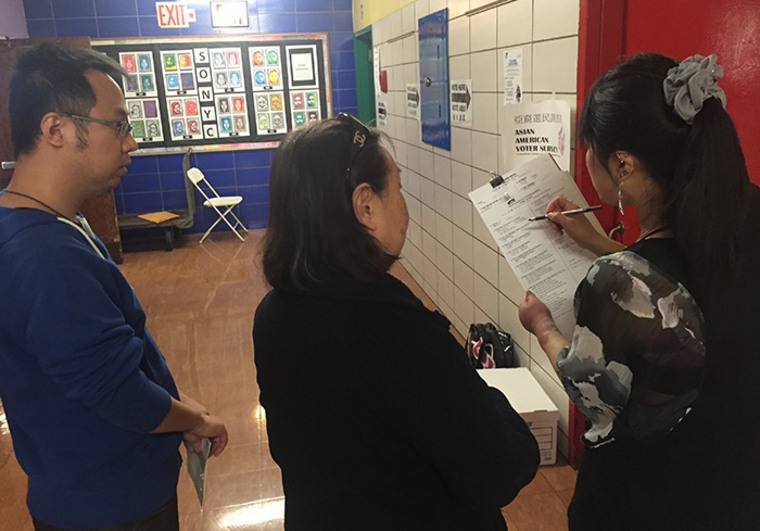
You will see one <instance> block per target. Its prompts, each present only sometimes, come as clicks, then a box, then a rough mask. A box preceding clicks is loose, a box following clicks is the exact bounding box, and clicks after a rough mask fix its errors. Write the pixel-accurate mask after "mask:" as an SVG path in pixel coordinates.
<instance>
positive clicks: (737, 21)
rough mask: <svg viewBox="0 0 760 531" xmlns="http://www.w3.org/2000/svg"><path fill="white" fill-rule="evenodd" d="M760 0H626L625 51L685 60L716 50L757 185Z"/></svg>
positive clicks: (759, 173) (759, 179) (759, 169)
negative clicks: (691, 56) (657, 53)
mask: <svg viewBox="0 0 760 531" xmlns="http://www.w3.org/2000/svg"><path fill="white" fill-rule="evenodd" d="M759 49H760V2H758V0H727V1H724V2H717V1H714V0H700V1H695V0H667V1H663V0H628V1H627V2H625V34H624V53H625V54H626V55H632V54H634V53H636V52H659V53H663V54H666V55H670V56H673V57H675V58H676V59H684V58H685V57H688V56H689V55H694V54H695V53H698V54H700V55H708V54H711V53H715V54H717V55H718V63H719V64H721V65H722V66H723V70H724V78H723V80H722V81H721V82H720V84H721V86H722V87H723V89H724V90H725V91H726V96H727V100H728V101H727V107H726V108H727V110H728V112H729V114H730V115H731V118H732V119H733V120H734V123H735V124H736V128H737V130H738V131H739V138H740V139H741V143H742V148H743V150H744V156H745V157H746V159H747V167H748V168H749V174H750V178H751V179H752V182H754V183H756V184H760V127H758V124H760V105H758V102H757V99H758V97H760V54H758V50H759Z"/></svg>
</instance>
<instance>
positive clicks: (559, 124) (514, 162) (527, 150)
mask: <svg viewBox="0 0 760 531" xmlns="http://www.w3.org/2000/svg"><path fill="white" fill-rule="evenodd" d="M502 114H503V116H504V119H505V121H504V123H505V124H507V126H506V127H505V128H504V131H503V133H502V136H501V142H502V145H501V147H502V154H503V155H504V159H503V160H504V167H506V168H514V167H516V166H519V165H520V164H522V163H524V162H526V161H528V160H531V159H532V158H535V157H537V156H539V155H544V154H548V155H551V156H552V157H553V158H554V160H555V161H556V162H557V165H558V166H559V167H560V169H561V170H563V171H570V105H568V103H567V102H566V101H562V100H547V101H542V102H537V103H518V104H514V105H506V106H504V107H502Z"/></svg>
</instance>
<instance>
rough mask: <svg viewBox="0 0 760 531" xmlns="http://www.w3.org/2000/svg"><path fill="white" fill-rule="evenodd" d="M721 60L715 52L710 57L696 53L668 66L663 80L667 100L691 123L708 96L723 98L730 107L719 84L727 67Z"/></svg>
mask: <svg viewBox="0 0 760 531" xmlns="http://www.w3.org/2000/svg"><path fill="white" fill-rule="evenodd" d="M717 60H718V57H717V56H716V55H715V54H711V55H708V56H707V57H702V56H701V55H692V56H691V57H687V58H686V59H684V60H683V61H681V64H679V65H678V66H674V67H673V68H671V69H670V70H668V75H667V77H666V78H665V80H664V81H663V82H662V88H663V91H664V92H665V101H666V103H667V104H668V105H670V106H671V107H673V112H674V113H676V114H677V115H678V116H680V117H681V118H683V120H684V121H685V122H686V123H687V124H692V123H694V116H696V114H697V113H698V112H699V111H701V110H702V105H703V104H704V102H705V100H706V99H707V98H716V99H718V100H720V103H721V104H722V105H723V108H724V109H725V108H726V94H725V92H723V89H722V88H720V87H719V86H718V78H722V77H723V67H722V66H720V65H719V64H718V63H717Z"/></svg>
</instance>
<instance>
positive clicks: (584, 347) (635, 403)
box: [558, 251, 705, 446]
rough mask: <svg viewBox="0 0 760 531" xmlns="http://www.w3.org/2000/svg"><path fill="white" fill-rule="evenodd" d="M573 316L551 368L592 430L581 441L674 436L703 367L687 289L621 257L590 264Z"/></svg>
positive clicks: (632, 256) (636, 259) (630, 256)
mask: <svg viewBox="0 0 760 531" xmlns="http://www.w3.org/2000/svg"><path fill="white" fill-rule="evenodd" d="M575 313H576V323H577V324H576V327H575V331H574V333H573V339H572V343H571V345H570V346H569V347H566V348H564V349H562V350H561V351H560V353H559V355H558V367H559V372H560V378H561V380H562V383H563V385H564V386H565V389H566V390H567V393H568V394H569V396H570V398H571V400H572V401H573V402H574V403H575V404H576V405H577V406H578V408H579V409H580V410H581V411H582V412H583V414H584V415H585V416H586V418H587V419H588V420H589V421H590V422H591V427H590V429H589V430H588V431H587V432H586V433H585V434H584V439H585V441H586V442H587V443H588V444H589V445H591V446H598V445H601V444H604V443H607V442H610V441H611V440H613V439H614V438H615V437H617V436H620V435H622V434H623V433H625V434H627V435H629V436H632V437H634V438H636V439H639V440H651V439H653V438H655V437H657V436H660V435H662V434H664V433H667V432H668V431H670V430H671V429H673V427H675V426H676V425H677V424H678V422H680V420H681V419H682V418H683V417H684V416H685V415H686V414H687V413H688V412H689V410H690V405H691V403H693V402H694V400H695V399H696V398H697V396H698V389H699V386H700V384H701V380H702V375H703V369H704V364H705V344H704V337H703V328H704V324H703V320H702V314H701V312H700V309H699V307H698V306H697V304H696V302H695V301H694V299H693V297H692V296H691V294H690V293H689V292H688V291H687V290H686V288H684V286H683V285H682V284H680V283H678V282H674V281H673V280H671V279H670V278H668V277H667V276H666V275H664V274H663V273H662V272H661V271H659V270H658V269H657V268H656V267H655V266H653V265H652V264H651V263H650V262H648V261H647V260H646V259H645V258H643V257H641V256H639V255H638V254H636V253H634V252H630V251H623V252H620V253H616V254H612V255H608V256H604V257H601V258H599V259H597V260H596V261H595V262H594V264H593V265H592V267H591V268H590V269H589V272H588V273H587V275H586V278H585V279H584V280H583V282H581V284H580V286H579V287H578V290H577V292H576V295H575Z"/></svg>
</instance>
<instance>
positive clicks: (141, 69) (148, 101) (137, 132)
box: [119, 50, 164, 144]
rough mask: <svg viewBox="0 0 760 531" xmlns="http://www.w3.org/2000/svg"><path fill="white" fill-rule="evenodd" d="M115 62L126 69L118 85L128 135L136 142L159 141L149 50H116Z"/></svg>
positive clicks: (159, 131)
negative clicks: (128, 125)
mask: <svg viewBox="0 0 760 531" xmlns="http://www.w3.org/2000/svg"><path fill="white" fill-rule="evenodd" d="M119 63H120V64H121V66H122V67H123V68H124V70H126V72H127V75H126V76H124V78H123V79H122V86H123V88H124V99H125V100H126V103H127V110H128V112H129V123H130V124H131V125H132V136H133V137H134V139H135V141H137V143H138V144H140V143H144V142H161V141H163V139H164V134H163V124H162V123H161V113H160V112H159V103H158V86H157V84H156V70H155V65H154V64H153V55H152V53H151V51H150V50H141V51H134V52H123V53H119Z"/></svg>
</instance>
